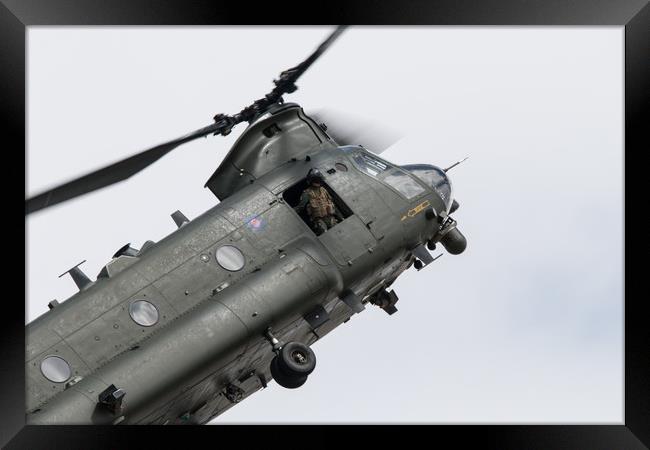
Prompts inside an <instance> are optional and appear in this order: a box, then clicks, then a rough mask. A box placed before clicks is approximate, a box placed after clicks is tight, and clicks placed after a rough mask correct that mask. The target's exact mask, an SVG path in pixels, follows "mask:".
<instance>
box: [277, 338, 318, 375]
mask: <svg viewBox="0 0 650 450" xmlns="http://www.w3.org/2000/svg"><path fill="white" fill-rule="evenodd" d="M278 367H279V368H280V370H281V371H282V372H284V373H286V374H287V375H292V376H293V375H295V376H302V375H305V376H306V375H309V374H310V373H312V372H313V371H314V369H315V368H316V355H315V354H314V352H313V351H312V349H310V348H309V347H308V346H306V345H305V344H301V343H300V342H288V343H287V344H285V345H284V346H282V348H281V349H280V353H279V354H278Z"/></svg>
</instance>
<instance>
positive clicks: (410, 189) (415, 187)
mask: <svg viewBox="0 0 650 450" xmlns="http://www.w3.org/2000/svg"><path fill="white" fill-rule="evenodd" d="M357 150H358V151H357V152H356V153H353V154H352V161H353V162H354V165H355V166H356V167H357V168H358V169H359V170H361V171H362V172H364V173H365V174H367V175H370V176H371V177H373V178H377V179H378V180H380V181H382V182H384V183H386V184H387V185H388V186H390V187H392V188H393V189H395V190H396V191H397V192H399V193H400V194H402V195H403V196H404V197H406V198H407V199H408V200H411V199H412V198H414V197H417V196H418V195H420V194H422V193H423V192H424V191H425V189H424V188H423V187H422V186H421V185H420V184H419V183H418V182H417V181H415V180H414V179H413V178H411V176H410V175H409V174H407V173H406V172H404V171H402V170H401V169H398V168H397V167H394V166H393V165H391V164H389V163H387V162H386V161H383V160H381V159H379V158H377V157H375V156H373V155H370V154H368V153H365V152H364V151H362V150H359V149H357Z"/></svg>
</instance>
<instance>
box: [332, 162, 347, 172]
mask: <svg viewBox="0 0 650 450" xmlns="http://www.w3.org/2000/svg"><path fill="white" fill-rule="evenodd" d="M334 167H336V170H338V171H340V172H347V171H348V166H346V165H345V164H343V163H339V162H337V163H336V164H334Z"/></svg>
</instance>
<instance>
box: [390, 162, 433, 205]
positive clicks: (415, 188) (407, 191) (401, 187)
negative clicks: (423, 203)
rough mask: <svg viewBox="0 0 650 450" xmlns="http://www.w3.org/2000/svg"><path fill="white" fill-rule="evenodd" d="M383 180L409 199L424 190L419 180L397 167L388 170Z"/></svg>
mask: <svg viewBox="0 0 650 450" xmlns="http://www.w3.org/2000/svg"><path fill="white" fill-rule="evenodd" d="M381 180H382V181H383V182H384V183H386V184H388V185H389V186H391V187H393V188H394V189H395V190H397V191H398V192H399V193H400V194H402V195H403V196H404V197H406V198H407V199H409V200H411V199H412V198H414V197H417V196H418V195H420V194H421V193H423V192H424V188H423V187H422V186H420V184H419V183H418V182H417V181H415V180H414V179H412V178H411V177H410V176H409V175H408V174H406V173H404V172H402V171H401V170H399V169H397V168H392V169H390V170H388V171H387V172H386V174H385V175H383V176H382V178H381Z"/></svg>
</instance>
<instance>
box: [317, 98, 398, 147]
mask: <svg viewBox="0 0 650 450" xmlns="http://www.w3.org/2000/svg"><path fill="white" fill-rule="evenodd" d="M308 116H309V117H311V118H312V119H314V120H315V121H316V122H317V123H324V124H325V125H326V126H327V134H328V135H329V136H330V137H331V138H332V139H334V141H336V143H337V144H339V145H362V146H363V147H364V148H366V149H367V150H369V151H371V152H373V153H376V154H380V153H382V152H384V151H385V150H386V149H388V148H389V147H390V146H391V145H393V144H394V143H395V142H397V141H399V140H400V139H401V138H402V137H403V136H404V135H403V133H401V132H399V131H397V130H395V129H393V128H390V127H388V126H386V125H384V124H380V123H378V122H376V121H371V120H368V119H363V118H361V117H359V116H354V115H351V114H349V113H343V112H340V111H334V110H331V109H320V110H317V111H314V112H310V113H308Z"/></svg>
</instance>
